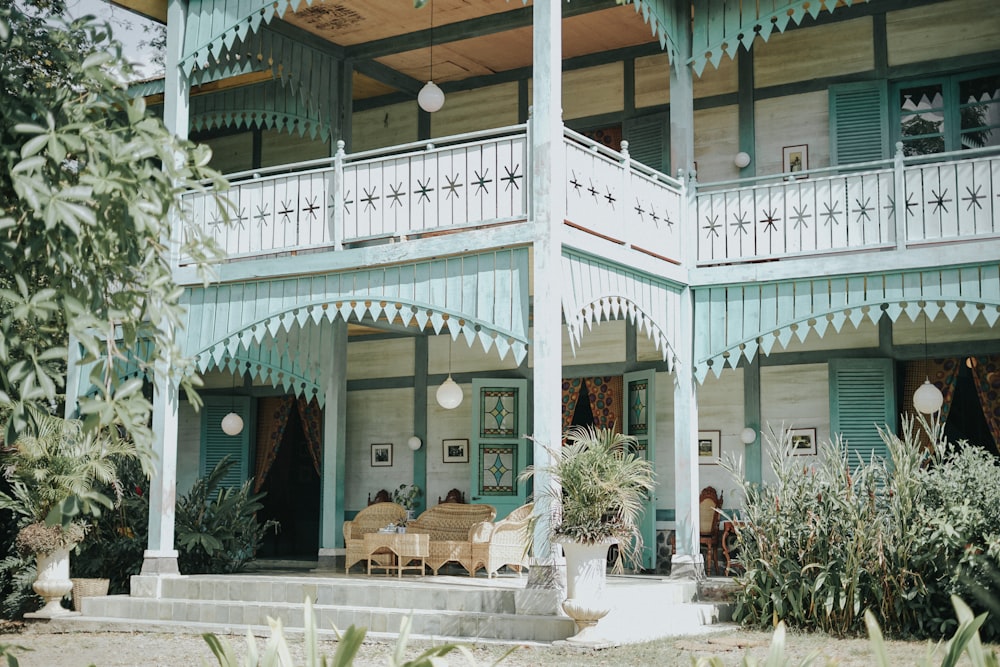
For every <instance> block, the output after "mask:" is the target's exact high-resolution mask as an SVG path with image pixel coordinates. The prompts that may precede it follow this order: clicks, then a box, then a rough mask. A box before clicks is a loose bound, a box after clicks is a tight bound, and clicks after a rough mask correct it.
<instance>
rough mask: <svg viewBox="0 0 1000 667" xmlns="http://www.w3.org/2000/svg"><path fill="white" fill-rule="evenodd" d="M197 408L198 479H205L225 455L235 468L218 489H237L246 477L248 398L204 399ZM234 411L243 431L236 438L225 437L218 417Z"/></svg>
mask: <svg viewBox="0 0 1000 667" xmlns="http://www.w3.org/2000/svg"><path fill="white" fill-rule="evenodd" d="M204 399H205V405H204V407H202V409H201V464H200V466H199V470H200V473H199V475H200V476H201V477H205V476H207V475H208V473H209V472H211V471H212V469H213V468H214V467H215V466H216V464H217V463H218V462H219V461H221V460H222V459H223V458H224V457H225V456H227V455H228V456H229V457H230V458H231V459H233V460H234V461H236V465H234V466H233V467H231V468H230V469H229V472H228V473H227V474H226V476H225V477H223V478H222V482H221V483H220V485H219V486H220V487H236V486H240V485H241V484H243V482H245V481H246V480H247V479H248V478H249V477H250V433H251V432H252V430H253V425H252V424H251V419H250V417H251V415H250V398H249V397H247V396H238V397H236V398H235V399H230V398H228V397H214V396H205V397H204ZM230 411H233V412H235V413H236V414H238V415H239V416H240V417H242V418H243V431H242V432H241V433H240V434H239V435H226V434H225V433H224V432H223V430H222V418H223V417H225V416H226V415H227V414H229V412H230Z"/></svg>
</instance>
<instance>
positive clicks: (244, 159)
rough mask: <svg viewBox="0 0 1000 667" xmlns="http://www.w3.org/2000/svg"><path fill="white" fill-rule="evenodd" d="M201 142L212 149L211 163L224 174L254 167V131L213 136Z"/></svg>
mask: <svg viewBox="0 0 1000 667" xmlns="http://www.w3.org/2000/svg"><path fill="white" fill-rule="evenodd" d="M199 143H203V144H205V145H207V146H208V147H209V148H211V149H212V161H211V162H210V163H209V164H210V166H211V167H212V168H213V169H216V170H218V171H220V172H222V173H223V174H233V173H236V172H237V171H246V170H248V169H253V132H239V133H237V134H227V135H223V136H221V137H212V138H211V139H203V140H201V141H200V142H199Z"/></svg>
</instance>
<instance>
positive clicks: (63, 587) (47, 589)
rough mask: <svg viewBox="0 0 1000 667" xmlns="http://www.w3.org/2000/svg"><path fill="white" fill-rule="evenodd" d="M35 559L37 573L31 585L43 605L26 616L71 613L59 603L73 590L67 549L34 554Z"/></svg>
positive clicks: (49, 615) (34, 616) (47, 616)
mask: <svg viewBox="0 0 1000 667" xmlns="http://www.w3.org/2000/svg"><path fill="white" fill-rule="evenodd" d="M36 560H37V572H38V574H37V575H36V578H35V583H33V584H32V585H31V587H32V588H33V589H34V590H35V592H36V593H38V594H39V595H40V596H42V598H43V599H44V600H45V606H43V607H42V608H41V609H39V610H38V611H36V612H35V613H33V614H28V616H30V617H31V618H52V617H53V616H65V615H67V614H72V613H73V612H71V611H70V610H69V609H64V608H63V606H62V604H60V603H61V602H62V599H63V598H64V597H65V596H66V595H68V594H69V592H70V591H71V590H73V582H72V581H70V579H69V549H68V548H67V549H56V550H55V551H53V552H52V553H50V554H46V555H38V556H36Z"/></svg>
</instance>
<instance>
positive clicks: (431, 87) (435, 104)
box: [417, 0, 444, 113]
mask: <svg viewBox="0 0 1000 667" xmlns="http://www.w3.org/2000/svg"><path fill="white" fill-rule="evenodd" d="M430 51H431V73H430V77H428V79H427V83H425V84H424V87H423V88H421V89H420V92H419V93H418V94H417V104H418V105H420V108H421V109H423V110H424V111H426V112H427V113H434V112H435V111H439V110H440V109H441V107H443V106H444V91H443V90H441V89H440V88H439V87H438V85H437V84H436V83H434V0H431V47H430Z"/></svg>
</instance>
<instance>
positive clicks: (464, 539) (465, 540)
mask: <svg viewBox="0 0 1000 667" xmlns="http://www.w3.org/2000/svg"><path fill="white" fill-rule="evenodd" d="M496 515H497V511H496V508H495V507H493V506H492V505H463V504H461V503H441V504H440V505H436V506H434V507H432V508H430V509H428V510H427V511H425V512H424V513H423V514H421V515H420V516H419V517H417V518H416V520H414V521H411V522H410V523H409V524H407V526H406V532H408V533H426V534H427V535H428V536H429V539H430V556H429V557H428V558H427V565H428V566H430V568H431V569H432V570H433V571H434V574H437V573H438V570H440V569H441V566H442V565H444V564H445V563H448V562H455V563H458V564H460V565H461V566H462V567H464V568H465V569H466V571H467V572H468V573H469V576H470V577H471V576H473V575H474V574H475V573H476V570H477V569H479V568H480V567H482V566H483V565H484V564H483V563H481V562H479V561H478V560H477V558H476V556H475V555H474V553H473V543H474V542H484V541H486V540H487V539H489V535H490V533H491V532H492V530H493V519H494V518H495V517H496Z"/></svg>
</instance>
